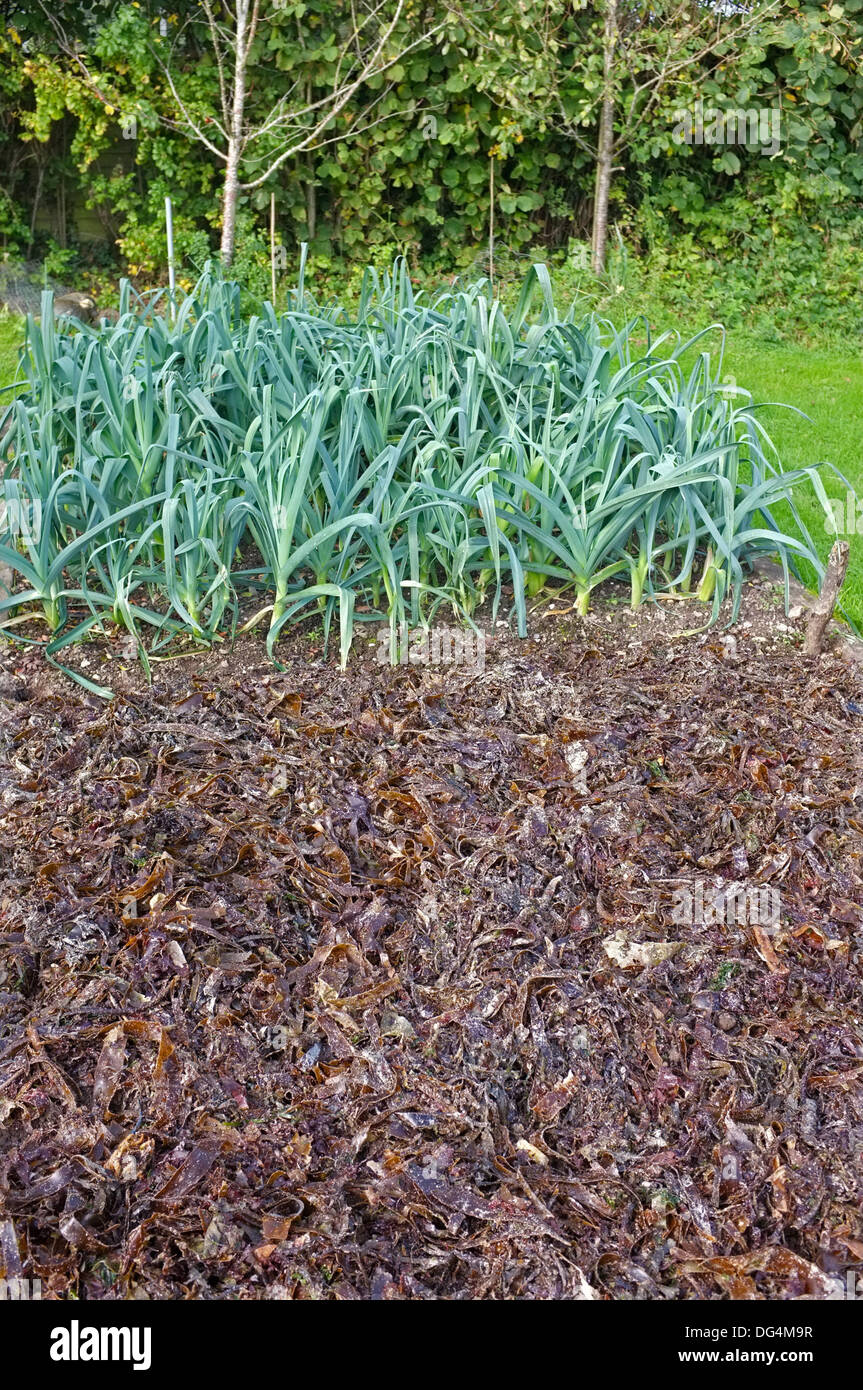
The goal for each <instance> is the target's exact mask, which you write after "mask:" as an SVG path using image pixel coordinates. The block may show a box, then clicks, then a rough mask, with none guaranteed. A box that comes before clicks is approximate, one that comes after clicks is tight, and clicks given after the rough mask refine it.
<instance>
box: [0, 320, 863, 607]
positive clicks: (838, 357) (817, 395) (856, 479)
mask: <svg viewBox="0 0 863 1390" xmlns="http://www.w3.org/2000/svg"><path fill="white" fill-rule="evenodd" d="M22 328H23V324H22V320H21V319H18V318H14V317H10V316H8V315H0V387H2V386H6V385H8V384H9V382H11V381H12V380H13V379H14V376H15V368H16V364H17V360H18V349H19V346H20V343H21V335H22ZM724 374H726V375H728V376H729V377H733V378H734V380H735V381H736V382H737V384H738V385H739V386H745V387H746V388H747V389H748V390H750V391H752V393H753V395H754V396H755V399H756V400H757V401H763V402H773V401H784V402H786V403H787V404H789V405H796V406H797V407H798V409H800V410H802V411H804V412H805V413H806V414H807V415H808V416H809V417H810V418H809V419H808V420H804V419H801V417H800V416H799V415H796V414H795V413H794V412H792V411H790V410H778V409H774V410H768V411H765V413H764V424H765V427H766V429H767V430H768V432H769V434H770V435H771V437H772V439H773V441H774V443H775V444H776V446H777V448H778V449H779V454H780V457H781V459H782V461H783V463H784V464H785V466H786V467H787V468H799V467H801V466H802V465H804V464H812V463H819V462H822V461H823V462H828V463H832V464H834V465H835V467H836V468H838V469H839V471H840V472H841V473H844V475H845V477H846V478H848V480H849V481H850V483H851V485H852V487H854V488H855V489H856V490H857V492H858V493H859V494H860V495H863V356H861V355H860V354H859V353H854V352H850V351H849V352H840V351H837V350H836V349H834V348H811V347H802V346H796V345H793V344H788V343H778V344H777V343H768V342H765V341H764V340H763V339H757V338H747V337H745V336H744V335H739V336H737V337H735V336H734V335H732V336H731V337H730V339H729V341H728V345H727V347H726V355H725V363H724ZM7 400H8V393H4V394H3V395H2V396H0V403H2V404H5V403H6V401H7ZM824 482H825V486H826V488H827V492H828V493H829V494H830V496H831V497H838V498H843V499H844V496H845V487H844V485H843V484H842V483H840V482H839V481H838V480H837V479H835V478H832V477H830V476H829V475H828V474H827V473H826V472H825V475H824ZM798 504H799V508H800V511H801V514H802V516H803V518H804V520H805V522H806V524H807V526H808V527H809V529H810V531H811V532H812V536H813V539H814V540H815V541H816V543H817V545H818V549H819V552H820V553H821V554H822V555H824V556H825V557H826V555H827V554H828V552H829V550H830V546H831V545H832V543H833V539H835V538H834V537H831V536H830V535H828V534H827V532H826V530H825V527H824V523H823V517H822V513H821V508H820V507H819V505H818V503H817V501H816V500H815V498H814V496H811V495H806V494H801V496H800V497H799V499H798ZM847 539H848V540H849V541H850V544H851V563H850V565H849V569H848V579H847V581H846V584H845V589H844V590H843V600H844V605H845V609H846V612H847V613H848V616H849V617H850V618H852V619H853V621H854V622H856V623H857V624H858V626H859V627H861V629H863V537H861V536H857V535H853V536H852V535H849V536H848V537H847Z"/></svg>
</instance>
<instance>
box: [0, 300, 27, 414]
mask: <svg viewBox="0 0 863 1390" xmlns="http://www.w3.org/2000/svg"><path fill="white" fill-rule="evenodd" d="M23 341H24V320H23V319H19V318H18V317H16V316H15V315H14V314H4V313H0V388H2V387H4V386H8V385H9V383H10V382H12V381H14V380H15V372H16V369H17V366H18V354H19V352H20V351H21V344H22V342H23ZM8 399H9V394H8V392H4V393H3V395H2V396H0V407H2V406H4V405H5V404H6V402H7V400H8Z"/></svg>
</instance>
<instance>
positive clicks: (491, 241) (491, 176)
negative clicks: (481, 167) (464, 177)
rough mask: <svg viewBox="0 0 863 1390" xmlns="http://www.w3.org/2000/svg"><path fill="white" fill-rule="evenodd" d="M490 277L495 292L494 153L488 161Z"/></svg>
mask: <svg viewBox="0 0 863 1390" xmlns="http://www.w3.org/2000/svg"><path fill="white" fill-rule="evenodd" d="M488 278H489V283H490V284H491V288H492V293H494V155H492V156H491V159H490V160H489V163H488Z"/></svg>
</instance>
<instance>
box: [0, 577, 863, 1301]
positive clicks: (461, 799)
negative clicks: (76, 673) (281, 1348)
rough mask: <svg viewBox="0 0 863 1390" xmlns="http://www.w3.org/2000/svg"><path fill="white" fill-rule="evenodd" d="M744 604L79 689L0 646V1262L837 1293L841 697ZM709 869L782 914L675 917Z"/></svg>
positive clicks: (855, 824) (846, 978)
mask: <svg viewBox="0 0 863 1390" xmlns="http://www.w3.org/2000/svg"><path fill="white" fill-rule="evenodd" d="M759 601H760V600H759ZM747 602H749V603H750V604H755V603H756V600H755V599H754V598H752V599H749V600H747ZM745 612H746V610H745V611H744V616H745ZM691 616H692V615H691V614H689V620H690V621H691ZM762 617H763V614H762ZM749 621H750V626H749V627H742V626H738V627H737V628H735V629H734V630H733V635H732V636H729V635H728V634H727V633H725V632H724V631H722V630H720V629H714V630H711V631H710V632H708V633H706V634H704V635H702V636H700V637H688V638H679V637H675V624H676V627H677V628H680V627H681V626H682V625H683V619H682V617H680V618H679V617H678V614H677V611H676V610H675V612H674V613H672V614H669V615H668V617H667V618H666V616H665V614H659V613H656V614H654V615H653V617H650V616H649V615H648V616H647V617H645V619H644V620H643V621H641V622H639V623H636V624H635V625H634V626H632V627H630V626H629V625H628V622H627V620H626V618H625V616H624V615H623V614H620V613H613V614H612V613H609V614H602V613H601V614H599V615H597V617H595V618H594V619H593V620H592V622H590V623H587V624H578V625H577V626H575V627H567V626H566V625H565V624H563V623H562V622H561V621H560V620H559V619H557V618H555V617H553V616H552V617H547V618H546V619H545V621H544V622H543V623H541V624H540V631H541V633H542V636H541V639H540V640H537V641H533V640H532V639H531V640H529V641H526V642H518V641H516V640H514V639H513V638H511V637H510V636H509V635H508V632H506V631H503V632H502V634H501V633H500V632H499V631H498V630H497V629H495V630H493V632H492V633H491V636H490V639H489V643H488V649H487V655H486V662H485V668H484V670H482V671H477V670H472V669H459V668H456V667H440V668H423V667H416V666H410V665H408V666H404V667H398V668H396V669H390V668H389V667H382V666H379V665H377V664H376V662H375V660H374V652H373V648H371V647H370V648H369V653H370V654H369V655H366V656H358V657H357V659H356V660H355V661H354V662H353V663H352V664H351V666H350V667H349V668H348V670H347V672H345V673H341V672H340V671H339V670H338V669H337V668H336V667H334V666H333V665H332V664H331V663H326V662H324V661H323V659H322V658H320V657H319V656H317V655H316V656H314V657H313V658H310V656H309V654H308V652H307V651H305V650H300V649H299V648H298V649H297V650H295V651H293V652H292V653H291V654H290V655H289V657H288V658H287V661H286V669H285V670H284V671H275V670H274V669H273V668H272V667H269V666H268V665H267V664H266V663H265V661H263V660H262V659H261V656H262V651H261V646H260V644H259V643H257V644H256V645H254V647H252V646H249V647H247V648H244V649H243V651H242V652H241V653H240V654H239V656H238V658H237V659H236V660H234V661H231V660H223V659H219V658H217V657H216V656H207V657H202V658H200V659H199V660H197V661H196V662H195V663H194V664H191V665H190V663H189V662H188V661H185V662H177V663H174V664H172V665H171V666H165V667H162V668H159V669H158V670H157V672H156V676H155V684H154V685H153V687H152V688H149V687H147V686H146V685H144V684H143V682H142V681H141V680H140V679H138V678H137V677H135V676H133V675H130V676H128V677H127V679H126V684H125V687H124V688H123V690H122V693H120V694H118V695H117V696H116V698H115V699H114V700H113V701H112V702H111V703H108V704H106V703H104V702H103V701H101V700H99V699H98V698H96V697H94V696H92V695H89V694H87V693H86V692H85V691H84V690H82V689H81V688H80V687H77V686H74V685H73V684H72V683H71V682H69V681H67V680H66V679H65V678H63V677H60V676H58V675H56V674H53V675H48V676H46V675H45V668H44V667H43V665H42V663H41V659H40V658H39V657H38V656H37V655H36V654H34V653H32V652H28V651H22V650H21V649H13V648H5V649H4V650H3V651H2V652H0V1122H2V1130H0V1203H2V1210H0V1273H5V1275H6V1276H7V1277H13V1276H17V1275H23V1276H26V1277H30V1278H39V1279H41V1281H42V1296H43V1298H67V1297H70V1296H73V1295H74V1296H77V1297H86V1298H91V1299H92V1298H104V1299H119V1298H129V1297H139V1298H141V1297H143V1298H147V1297H149V1298H154V1299H164V1298H195V1299H209V1298H249V1299H256V1298H300V1299H308V1298H317V1299H328V1298H336V1299H357V1298H359V1299H400V1298H401V1299H429V1298H446V1299H468V1298H479V1299H556V1298H601V1299H609V1298H610V1299H630V1298H636V1299H644V1298H647V1299H722V1298H729V1297H732V1298H807V1297H808V1298H817V1299H821V1298H827V1297H831V1296H834V1297H835V1296H838V1294H839V1293H841V1289H842V1287H843V1286H844V1285H845V1282H846V1278H847V1275H848V1272H849V1271H854V1272H858V1273H859V1272H861V1271H863V1165H861V1153H863V995H861V974H863V677H861V673H860V671H859V670H858V671H855V670H854V669H853V668H851V667H849V666H848V665H846V664H845V663H844V662H842V661H840V660H838V659H837V658H835V657H833V656H831V655H829V654H828V655H826V656H824V657H822V658H820V659H819V660H817V661H804V660H803V658H802V657H801V655H800V653H799V650H798V646H797V643H798V637H797V634H796V632H795V631H794V628H793V624H791V625H787V624H782V625H781V627H780V628H778V629H777V627H776V623H775V615H773V616H769V620H768V621H762V622H761V623H760V624H759V623H758V622H754V621H752V620H751V618H750V620H749ZM250 653H251V655H250ZM169 672H170V674H168V673H169ZM120 684H121V685H122V682H120ZM740 885H743V886H744V887H749V888H752V887H756V888H759V889H762V890H764V891H763V893H762V898H761V900H762V902H764V901H767V899H768V897H769V900H770V901H771V902H778V903H779V905H780V909H779V913H778V920H772V921H764V920H753V918H754V917H756V916H757V913H753V912H751V911H749V912H747V913H744V914H743V918H744V920H742V921H741V920H739V918H740V916H741V914H740V913H739V912H738V913H737V915H736V916H735V913H734V911H733V910H732V911H731V912H730V913H728V914H725V916H724V917H723V918H722V919H721V920H711V917H713V918H716V916H717V914H716V913H715V912H713V913H712V914H711V913H710V912H707V911H706V912H704V913H703V914H702V915H701V917H700V918H699V914H698V912H697V911H696V912H694V913H693V914H692V915H693V921H692V922H691V923H689V922H687V921H686V920H681V910H680V903H681V901H682V899H681V891H682V890H684V891H685V892H689V893H690V894H691V895H693V899H694V900H695V901H697V902H701V901H702V900H703V901H706V902H708V903H713V902H714V899H715V895H716V894H717V893H719V894H720V899H719V900H720V901H726V902H727V901H728V900H729V896H731V897H733V892H734V888H735V886H737V887H739V886H740ZM771 891H772V896H770V894H771ZM699 894H700V895H701V896H700V897H699ZM723 894H724V895H725V896H724V898H722V896H721V895H723ZM765 895H766V896H765ZM729 916H730V918H731V921H729V920H727V918H728V917H729Z"/></svg>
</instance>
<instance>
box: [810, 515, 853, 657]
mask: <svg viewBox="0 0 863 1390" xmlns="http://www.w3.org/2000/svg"><path fill="white" fill-rule="evenodd" d="M848 555H849V545H848V542H847V541H837V542H836V544H835V545H834V547H833V549H832V550H831V551H830V559H829V560H828V561H827V571H826V573H825V575H824V582H823V584H822V585H821V592H820V594H819V595H818V597H817V599H816V600H815V602H814V604H813V605H812V612H811V613H810V615H809V622H808V624H807V626H806V640H805V642H804V643H803V655H804V656H818V654H819V652H820V651H821V644H822V642H823V641H824V633H825V631H826V629H827V624H828V623H829V621H830V619H831V618H832V617H833V609H834V608H835V607H836V600H837V598H838V597H839V590H840V589H841V588H842V585H843V583H844V580H845V573H846V570H847V569H848Z"/></svg>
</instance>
